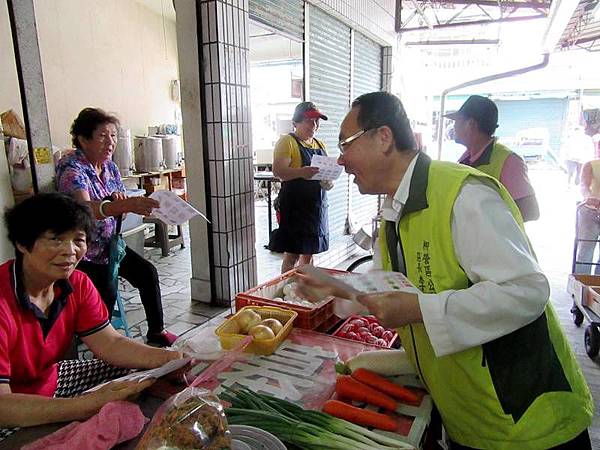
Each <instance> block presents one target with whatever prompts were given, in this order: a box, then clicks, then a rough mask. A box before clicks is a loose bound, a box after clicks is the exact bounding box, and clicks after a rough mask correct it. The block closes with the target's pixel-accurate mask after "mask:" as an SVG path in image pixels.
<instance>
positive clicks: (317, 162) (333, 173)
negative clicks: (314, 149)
mask: <svg viewBox="0 0 600 450" xmlns="http://www.w3.org/2000/svg"><path fill="white" fill-rule="evenodd" d="M310 167H318V168H319V172H318V173H316V174H315V175H313V176H312V178H311V180H325V181H333V180H335V179H337V178H338V177H339V176H340V174H341V173H342V169H343V167H342V166H340V165H339V164H338V163H337V158H334V157H333V156H322V155H313V157H312V158H311V160H310Z"/></svg>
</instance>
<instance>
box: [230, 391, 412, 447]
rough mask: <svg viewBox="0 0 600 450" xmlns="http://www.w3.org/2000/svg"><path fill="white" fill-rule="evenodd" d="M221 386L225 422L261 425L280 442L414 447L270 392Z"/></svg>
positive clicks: (260, 426)
mask: <svg viewBox="0 0 600 450" xmlns="http://www.w3.org/2000/svg"><path fill="white" fill-rule="evenodd" d="M224 388H225V391H224V392H222V393H221V394H220V396H221V398H223V399H224V400H227V401H228V402H230V403H231V405H232V407H231V408H227V409H226V410H225V413H226V415H227V419H228V421H229V423H231V424H234V425H250V426H256V427H258V428H262V429H263V430H266V431H268V432H270V433H272V434H274V435H275V436H277V437H278V438H279V439H281V440H282V441H285V442H288V443H290V444H294V445H298V446H301V447H302V448H305V449H311V448H321V449H324V448H330V449H340V450H372V449H373V450H374V449H379V450H387V449H414V447H413V446H412V445H410V444H407V443H406V442H404V441H401V440H399V439H394V438H391V437H388V436H383V435H381V434H378V433H374V432H372V431H370V430H368V429H367V428H364V427H361V426H359V425H356V424H353V423H351V422H348V421H346V420H343V419H338V418H337V417H333V416H331V415H329V414H326V413H323V412H320V411H314V410H305V409H303V408H302V407H300V406H298V405H296V404H295V403H291V402H288V401H286V400H281V399H278V398H276V397H273V396H271V395H267V394H258V393H255V392H252V391H251V390H249V389H247V388H241V389H240V390H234V389H231V388H227V387H224Z"/></svg>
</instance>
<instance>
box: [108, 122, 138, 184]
mask: <svg viewBox="0 0 600 450" xmlns="http://www.w3.org/2000/svg"><path fill="white" fill-rule="evenodd" d="M112 159H113V161H114V163H115V164H116V165H117V167H118V168H119V172H120V173H121V176H124V177H127V176H129V175H131V174H132V173H133V157H132V154H131V133H130V131H129V130H128V129H122V128H121V129H119V137H118V139H117V146H116V148H115V151H114V153H113V156H112Z"/></svg>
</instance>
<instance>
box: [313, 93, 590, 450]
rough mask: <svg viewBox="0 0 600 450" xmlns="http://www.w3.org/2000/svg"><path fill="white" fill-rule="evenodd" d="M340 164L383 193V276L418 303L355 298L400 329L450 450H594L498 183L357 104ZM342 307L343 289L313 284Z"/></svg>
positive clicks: (404, 125)
mask: <svg viewBox="0 0 600 450" xmlns="http://www.w3.org/2000/svg"><path fill="white" fill-rule="evenodd" d="M339 138H340V142H339V148H340V151H341V153H340V156H339V160H338V163H339V164H341V165H343V166H344V168H345V170H346V172H347V173H349V174H353V175H354V181H355V183H356V184H357V185H358V188H359V190H360V192H361V193H363V194H386V195H387V197H386V200H385V202H384V204H383V209H382V214H383V221H382V225H381V229H380V234H379V238H378V240H379V242H378V246H377V250H376V253H375V255H374V264H375V266H376V268H379V269H383V270H387V271H392V270H393V271H398V272H403V273H404V274H405V275H406V276H407V277H408V279H409V280H410V281H411V282H412V283H413V284H414V285H415V286H416V287H418V288H419V290H420V292H419V293H418V294H415V293H409V292H399V291H394V292H386V293H379V294H364V295H359V296H358V298H357V299H358V301H359V302H361V303H362V304H363V305H364V306H365V307H366V308H367V309H368V311H369V312H370V313H371V314H374V315H375V316H376V317H377V318H378V319H379V320H380V322H381V323H382V324H383V325H384V326H387V327H394V328H396V329H397V330H398V333H399V334H400V337H401V339H402V345H403V346H404V348H405V349H406V352H407V354H408V356H409V358H410V360H411V362H412V364H413V366H414V369H415V371H416V372H417V374H418V375H419V377H420V379H421V380H422V382H423V384H424V385H425V387H426V388H427V390H428V391H429V393H430V394H431V396H432V398H433V400H434V403H435V405H436V407H437V409H438V410H439V412H440V415H441V418H442V422H443V424H444V427H445V429H446V431H447V434H448V436H449V439H450V448H451V449H453V450H454V449H472V448H476V449H492V450H493V449H507V450H508V449H511V450H513V449H519V450H529V449H546V448H554V447H556V448H561V449H566V448H569V449H591V443H590V439H589V435H588V431H587V428H588V427H589V426H590V424H591V420H592V415H593V408H594V406H593V401H592V397H591V394H590V391H589V389H588V387H587V384H586V382H585V380H584V378H583V374H582V372H581V369H580V368H579V366H578V364H577V361H576V359H575V356H574V354H573V352H572V350H571V348H570V346H569V343H568V341H567V339H566V337H565V335H564V333H563V331H562V329H561V327H560V325H559V323H558V320H557V317H556V314H555V311H554V308H553V307H552V305H551V303H550V301H549V295H550V288H549V284H548V280H547V279H546V277H545V276H544V274H543V273H542V271H541V269H540V267H539V266H538V264H537V262H536V260H535V257H534V256H533V253H532V250H531V247H530V245H529V242H528V240H527V237H526V235H525V233H524V231H523V221H522V218H521V214H520V212H519V209H518V208H517V206H516V205H515V202H514V201H513V199H512V198H511V196H510V194H509V193H508V192H507V190H506V189H505V188H504V187H503V186H502V185H501V184H500V183H499V182H498V181H497V179H495V178H493V177H492V176H489V175H486V174H484V173H482V172H480V171H477V170H475V169H473V168H471V167H468V166H465V165H459V164H455V163H450V162H442V161H432V160H431V159H430V158H429V157H428V156H427V155H426V154H424V153H421V152H419V151H418V150H416V145H415V142H414V138H413V133H412V130H411V128H410V125H409V120H408V117H407V115H406V113H405V111H404V108H403V106H402V103H401V102H400V100H399V99H398V98H397V97H395V96H393V95H391V94H389V93H386V92H373V93H370V94H365V95H362V96H360V97H358V98H357V99H356V100H355V101H354V102H353V104H352V109H351V110H350V112H349V113H348V114H347V116H346V117H345V119H344V121H343V122H342V125H341V128H340V136H339ZM311 286H312V287H315V286H317V287H319V288H320V289H321V290H322V291H325V292H326V293H330V294H333V295H337V296H340V297H344V296H346V297H347V296H348V294H347V293H345V292H343V291H342V292H340V290H339V289H338V288H335V287H333V286H326V285H325V284H323V283H322V282H321V281H319V280H317V279H315V278H310V277H309V278H308V279H306V280H305V281H304V292H305V293H306V292H309V291H310V288H311Z"/></svg>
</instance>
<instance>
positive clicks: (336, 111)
mask: <svg viewBox="0 0 600 450" xmlns="http://www.w3.org/2000/svg"><path fill="white" fill-rule="evenodd" d="M309 54H310V56H309V57H310V59H309V61H310V64H309V93H310V98H307V99H306V100H310V101H313V102H315V103H316V105H317V106H318V107H319V109H320V110H321V111H323V112H324V113H325V114H326V115H327V116H328V118H329V120H327V121H321V128H320V129H319V131H318V132H317V137H318V138H319V139H321V140H323V141H324V142H325V145H326V146H327V152H328V154H329V156H336V155H337V154H338V153H339V151H338V149H337V143H338V135H339V130H340V124H341V122H342V120H343V119H344V116H345V115H346V113H347V112H348V107H349V106H350V28H349V27H347V26H346V25H344V24H343V23H341V22H340V21H339V20H337V19H335V18H333V17H332V16H330V15H328V14H326V13H324V12H323V11H321V10H320V9H318V8H316V7H314V6H310V15H309ZM328 197H329V234H330V240H331V245H330V247H331V246H332V245H333V244H334V243H335V241H336V240H338V239H340V238H341V237H342V236H343V235H344V233H345V229H346V218H347V216H348V176H347V175H346V174H345V173H342V175H340V177H339V178H338V179H337V181H336V182H335V187H334V188H333V189H332V190H331V191H329V193H328Z"/></svg>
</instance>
